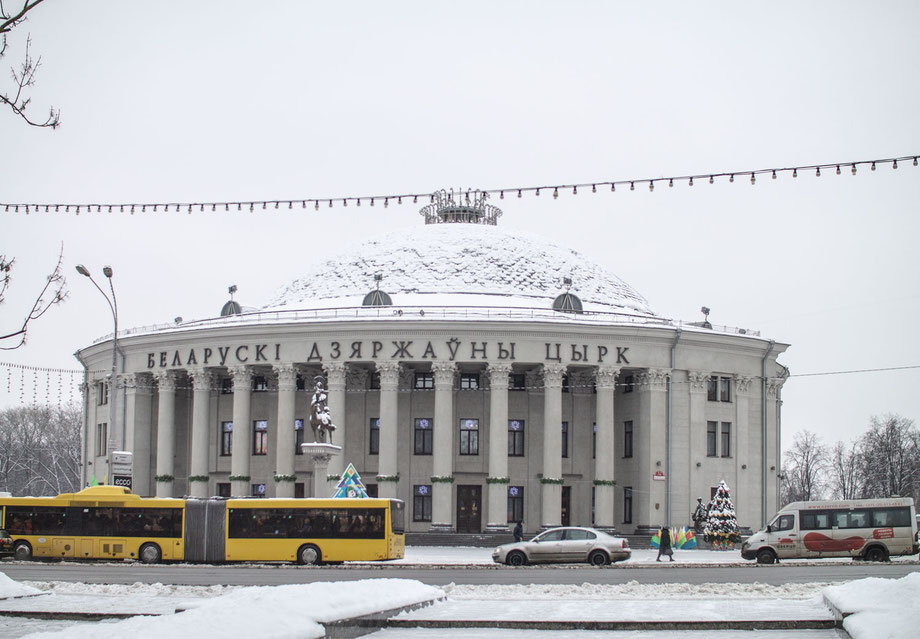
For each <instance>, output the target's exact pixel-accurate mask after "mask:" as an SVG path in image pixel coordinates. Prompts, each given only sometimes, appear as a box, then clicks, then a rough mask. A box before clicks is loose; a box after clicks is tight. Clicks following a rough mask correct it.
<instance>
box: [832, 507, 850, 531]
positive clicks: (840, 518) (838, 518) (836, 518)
mask: <svg viewBox="0 0 920 639" xmlns="http://www.w3.org/2000/svg"><path fill="white" fill-rule="evenodd" d="M849 519H850V513H848V512H847V511H845V510H835V511H834V512H832V513H831V525H832V526H833V527H834V528H847V527H848V526H849Z"/></svg>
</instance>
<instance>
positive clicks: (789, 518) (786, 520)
mask: <svg viewBox="0 0 920 639" xmlns="http://www.w3.org/2000/svg"><path fill="white" fill-rule="evenodd" d="M794 523H795V516H794V515H780V516H779V517H777V518H776V521H775V522H774V523H773V526H772V527H771V530H773V531H776V532H781V531H783V530H792V528H793V525H794Z"/></svg>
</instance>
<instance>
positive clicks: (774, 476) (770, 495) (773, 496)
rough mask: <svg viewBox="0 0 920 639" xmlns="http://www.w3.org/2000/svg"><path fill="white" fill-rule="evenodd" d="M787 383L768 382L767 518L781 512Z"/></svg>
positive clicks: (777, 380) (781, 380) (776, 378)
mask: <svg viewBox="0 0 920 639" xmlns="http://www.w3.org/2000/svg"><path fill="white" fill-rule="evenodd" d="M785 382H786V380H785V379H783V378H781V377H771V378H770V379H768V380H767V423H766V425H765V426H766V429H767V449H766V450H765V451H763V454H764V455H765V456H766V460H767V464H766V466H767V485H766V486H764V487H763V488H762V490H763V491H764V492H763V495H764V498H765V499H766V505H767V508H766V510H767V515H766V516H767V518H770V517H772V516H773V514H774V513H775V512H776V511H777V510H779V508H780V503H779V495H780V487H779V482H780V478H779V476H780V469H781V465H780V459H781V457H780V446H781V445H782V442H781V441H780V406H782V404H783V400H782V394H781V391H782V388H783V384H784V383H785ZM766 523H767V522H766V521H762V522H760V526H765V525H766Z"/></svg>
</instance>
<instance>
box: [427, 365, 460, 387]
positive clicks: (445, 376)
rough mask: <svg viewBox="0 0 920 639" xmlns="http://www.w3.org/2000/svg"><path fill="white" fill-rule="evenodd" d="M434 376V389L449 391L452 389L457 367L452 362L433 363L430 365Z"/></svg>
mask: <svg viewBox="0 0 920 639" xmlns="http://www.w3.org/2000/svg"><path fill="white" fill-rule="evenodd" d="M431 372H432V373H433V374H434V387H435V388H438V389H440V388H443V389H445V390H451V389H453V387H454V378H455V377H456V375H457V365H456V364H454V363H453V362H434V363H433V364H432V365H431Z"/></svg>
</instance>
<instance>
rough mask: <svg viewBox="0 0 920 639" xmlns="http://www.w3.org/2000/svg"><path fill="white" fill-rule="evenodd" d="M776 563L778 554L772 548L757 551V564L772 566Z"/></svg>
mask: <svg viewBox="0 0 920 639" xmlns="http://www.w3.org/2000/svg"><path fill="white" fill-rule="evenodd" d="M775 561H776V553H775V552H773V551H772V550H771V549H770V548H762V549H760V550H758V551H757V563H759V564H772V563H774V562H775Z"/></svg>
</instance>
